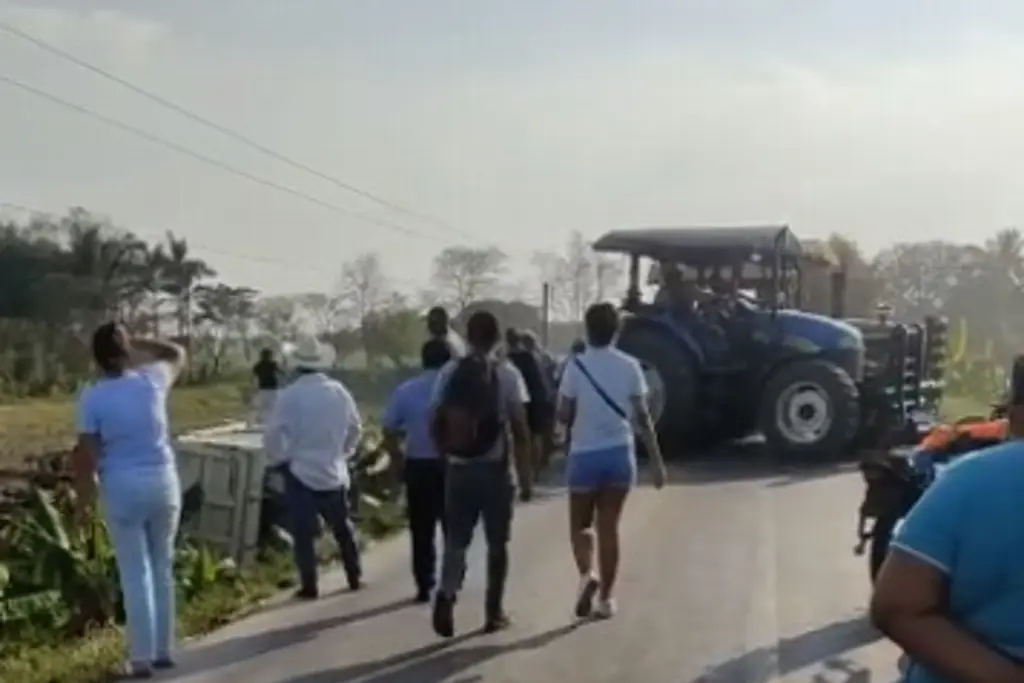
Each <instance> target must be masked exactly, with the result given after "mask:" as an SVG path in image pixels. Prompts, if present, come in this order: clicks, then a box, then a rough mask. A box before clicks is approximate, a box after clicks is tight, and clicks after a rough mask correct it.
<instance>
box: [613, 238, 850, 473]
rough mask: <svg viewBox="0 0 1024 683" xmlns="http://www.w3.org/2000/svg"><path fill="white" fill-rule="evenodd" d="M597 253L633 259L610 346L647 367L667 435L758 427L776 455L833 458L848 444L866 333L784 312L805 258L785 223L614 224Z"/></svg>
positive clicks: (702, 436) (795, 294)
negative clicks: (647, 265)
mask: <svg viewBox="0 0 1024 683" xmlns="http://www.w3.org/2000/svg"><path fill="white" fill-rule="evenodd" d="M593 248H594V249H595V251H599V252H618V253H624V254H626V255H627V256H628V257H629V263H630V267H629V289H628V291H627V294H626V297H625V301H624V303H623V308H624V310H625V311H626V312H627V313H628V315H627V316H626V318H625V322H624V324H623V330H622V333H621V334H620V338H619V342H618V343H619V347H620V348H622V349H623V350H624V351H626V352H628V353H631V354H632V355H634V356H636V357H637V358H638V359H640V361H641V363H642V365H643V366H644V368H645V373H646V374H647V377H648V383H649V384H650V387H651V392H652V413H653V414H654V416H655V418H656V420H657V421H658V425H659V429H660V430H661V432H662V435H663V436H664V437H665V438H666V439H673V440H675V439H677V438H678V440H679V441H680V442H683V443H696V442H703V443H708V442H715V441H721V440H723V439H728V438H735V437H742V436H746V435H747V434H749V433H751V432H754V431H761V432H763V433H764V434H765V437H766V439H767V440H768V442H769V443H770V444H771V445H772V446H774V447H776V448H777V449H778V450H780V451H785V452H787V453H791V454H797V453H799V454H806V453H810V454H815V455H819V454H820V455H829V454H832V455H837V454H839V453H840V452H842V451H844V450H845V449H846V448H847V447H848V445H849V444H850V443H851V442H852V441H853V439H854V437H855V436H856V433H857V431H858V428H859V422H860V406H859V394H858V390H857V383H858V382H859V381H860V379H861V376H862V373H863V367H864V343H863V338H862V335H861V334H860V332H859V331H858V330H857V329H855V328H854V327H852V326H850V325H848V324H846V323H844V322H842V321H839V320H834V319H832V318H829V317H827V316H823V315H817V314H814V313H808V312H804V311H800V310H797V309H794V308H792V307H791V306H792V304H793V302H798V301H799V300H800V294H801V288H802V277H801V275H802V268H801V263H802V261H803V260H804V259H805V258H806V254H805V252H804V249H803V247H802V245H801V244H800V241H799V240H798V239H797V238H796V236H795V235H794V234H793V233H792V232H791V231H790V230H789V228H788V227H786V226H770V227H739V228H653V229H644V230H623V231H613V232H610V233H607V234H605V235H604V236H602V237H601V238H600V239H598V240H597V241H596V242H595V243H594V245H593ZM642 260H650V261H652V262H654V264H655V266H654V268H652V270H654V271H655V278H654V280H655V284H656V285H657V287H658V288H659V291H658V292H657V294H655V296H654V298H653V300H652V301H649V302H648V301H645V300H644V297H643V291H642V288H641V284H640V278H641V275H640V274H641V261H642ZM650 276H651V273H648V281H649V282H650V281H651V279H650Z"/></svg>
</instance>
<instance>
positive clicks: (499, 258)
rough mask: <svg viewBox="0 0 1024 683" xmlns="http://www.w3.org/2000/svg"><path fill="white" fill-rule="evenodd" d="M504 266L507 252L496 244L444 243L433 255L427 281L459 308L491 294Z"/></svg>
mask: <svg viewBox="0 0 1024 683" xmlns="http://www.w3.org/2000/svg"><path fill="white" fill-rule="evenodd" d="M507 267H508V255H507V254H505V252H503V251H502V250H501V249H498V248H497V247H487V248H481V249H476V248H473V247H448V248H446V249H444V250H442V251H441V253H439V254H438V255H437V256H435V257H434V270H433V274H432V276H431V282H432V283H433V285H434V286H435V287H436V288H437V294H438V296H439V297H440V299H441V301H442V302H444V303H445V304H447V305H449V306H452V307H453V308H455V310H456V312H459V311H462V310H463V309H464V308H466V306H468V305H469V304H470V303H471V302H473V301H475V300H476V299H479V298H481V297H486V296H492V295H493V294H495V293H496V289H497V288H498V286H499V282H500V279H501V276H502V275H504V274H505V272H506V270H507Z"/></svg>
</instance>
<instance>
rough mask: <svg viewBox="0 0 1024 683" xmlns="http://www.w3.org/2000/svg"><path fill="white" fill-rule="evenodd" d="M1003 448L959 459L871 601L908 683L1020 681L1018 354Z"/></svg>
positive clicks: (903, 530) (915, 515) (903, 540)
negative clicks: (902, 658) (901, 655)
mask: <svg viewBox="0 0 1024 683" xmlns="http://www.w3.org/2000/svg"><path fill="white" fill-rule="evenodd" d="M1008 419H1009V437H1010V439H1011V440H1010V441H1008V442H1007V443H1005V444H1002V445H999V446H995V447H992V448H987V449H984V450H981V451H977V452H975V453H972V454H969V455H965V456H963V457H962V458H960V459H958V460H957V461H956V462H954V463H953V464H951V465H950V466H949V467H947V468H946V469H945V470H944V471H943V474H942V476H941V477H938V478H937V479H936V480H935V482H934V483H933V484H932V485H931V486H930V487H929V489H928V490H927V491H926V492H925V494H924V496H923V497H922V498H921V500H920V501H918V502H917V504H916V505H914V507H913V508H912V509H911V511H910V513H909V514H908V515H907V517H906V518H905V519H904V521H903V523H902V524H901V525H900V527H899V529H898V530H897V532H896V535H895V537H894V538H893V541H892V543H891V545H890V552H889V554H888V556H887V557H886V559H885V562H884V563H883V564H882V569H881V572H880V573H879V575H878V579H877V581H876V583H875V589H874V595H873V596H872V600H871V616H872V619H873V621H874V622H875V624H876V625H877V626H878V628H879V629H881V630H882V631H883V632H884V633H885V634H886V635H887V636H889V637H890V638H891V639H892V640H893V641H895V642H896V644H897V645H899V646H900V647H902V648H903V650H904V652H905V653H906V655H907V658H908V660H909V666H908V667H907V671H906V673H905V680H906V681H907V683H1004V682H1005V683H1015V682H1016V681H1021V682H1022V683H1024V664H1022V662H1024V505H1022V504H1021V492H1022V490H1024V441H1022V440H1021V437H1024V358H1018V359H1017V361H1016V362H1015V364H1014V370H1013V381H1012V383H1011V393H1010V401H1009V409H1008Z"/></svg>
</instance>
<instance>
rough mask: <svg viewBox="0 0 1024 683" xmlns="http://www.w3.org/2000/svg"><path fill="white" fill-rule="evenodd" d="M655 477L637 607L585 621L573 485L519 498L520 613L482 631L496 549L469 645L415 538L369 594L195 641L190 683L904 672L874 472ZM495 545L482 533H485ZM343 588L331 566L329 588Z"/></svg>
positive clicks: (624, 592)
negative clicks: (451, 619)
mask: <svg viewBox="0 0 1024 683" xmlns="http://www.w3.org/2000/svg"><path fill="white" fill-rule="evenodd" d="M671 478H672V482H671V483H670V485H668V486H666V487H665V488H664V489H663V490H661V491H656V490H654V489H653V488H650V487H647V486H643V487H641V488H638V490H637V491H635V492H634V494H633V495H632V497H631V499H630V501H629V503H628V505H627V510H626V514H625V517H624V520H623V530H622V532H623V565H622V570H621V577H620V584H619V589H618V591H617V592H618V597H619V613H618V615H616V617H615V618H614V619H612V620H609V621H604V622H587V623H583V624H576V623H574V619H572V618H571V606H572V601H573V597H574V595H573V594H574V591H575V588H576V576H575V572H574V568H573V565H572V561H571V558H570V554H569V550H568V547H567V541H566V538H567V531H566V526H567V524H566V511H565V507H566V503H565V496H564V492H563V491H561V490H559V489H558V488H555V487H551V488H546V489H543V490H542V491H541V495H540V496H539V497H538V500H535V501H534V502H532V503H530V504H528V505H524V506H521V507H520V508H519V509H518V510H517V517H516V523H515V528H514V532H513V534H514V541H513V546H512V562H513V567H512V574H511V578H510V585H509V596H508V607H509V611H510V612H511V614H512V616H513V619H514V620H515V623H514V626H513V627H512V628H511V629H510V630H508V631H506V632H504V633H500V634H496V635H483V634H480V633H479V632H478V629H479V626H480V625H481V621H482V617H483V605H482V599H483V590H482V586H483V581H482V562H481V559H482V548H479V547H478V549H477V550H475V551H474V553H473V562H472V563H471V570H470V572H471V574H470V577H469V579H468V583H467V588H466V592H465V593H464V594H463V596H462V597H461V598H460V601H459V605H458V608H457V609H458V612H457V619H458V624H459V628H460V635H458V636H457V637H456V638H455V639H454V641H453V642H448V643H445V642H441V641H439V640H438V639H437V638H436V637H435V636H434V634H433V632H432V631H431V629H430V616H429V608H428V607H423V606H417V605H413V604H411V602H410V601H409V597H410V595H411V590H412V585H411V579H410V578H409V576H408V568H407V565H408V550H407V543H406V539H404V538H400V539H396V540H395V541H392V542H389V543H387V544H383V545H381V546H379V547H377V548H375V549H373V550H372V551H371V552H370V553H369V554H368V556H367V558H366V567H367V575H368V579H369V580H370V581H371V582H372V583H371V584H370V585H369V586H368V587H367V588H366V590H365V591H363V592H360V593H346V592H344V591H341V590H340V589H339V590H337V592H334V593H331V594H329V595H327V596H326V597H323V598H321V600H320V601H318V602H316V603H312V604H295V603H288V602H284V603H282V604H280V605H277V606H272V607H268V608H267V609H266V610H265V611H263V612H262V613H260V614H258V615H256V616H254V617H251V618H249V619H247V620H245V621H243V622H240V623H238V624H235V625H233V626H231V627H229V628H227V629H225V630H223V631H221V632H219V633H217V634H216V635H214V636H213V637H211V638H210V639H208V640H206V641H203V642H200V643H197V644H195V645H194V646H192V647H190V648H189V649H188V650H187V651H186V652H185V653H184V654H183V657H182V662H181V663H182V666H181V667H180V668H179V670H178V672H176V675H175V676H172V677H170V679H171V680H177V681H181V683H349V682H352V683H355V682H356V681H359V682H363V683H399V682H404V683H442V682H443V683H477V682H483V681H486V682H487V683H547V682H551V683H555V682H556V681H558V682H562V683H584V682H586V683H606V682H607V683H622V682H623V681H626V680H636V681H644V682H646V683H691V682H698V681H699V682H701V683H719V682H722V683H767V682H768V681H786V682H789V681H801V682H803V681H808V682H813V683H871V682H874V683H892V682H893V681H895V680H896V679H897V675H896V667H895V660H896V655H897V653H896V651H895V648H894V646H893V645H892V644H891V643H888V642H886V641H884V640H883V639H881V638H880V636H879V635H878V634H877V633H876V632H875V631H874V630H873V629H872V628H871V627H870V626H869V625H868V624H867V622H866V619H865V613H864V606H865V603H866V598H867V593H868V586H867V579H866V569H865V563H864V561H863V558H857V557H853V555H852V554H851V547H852V544H853V525H854V523H855V519H854V515H855V511H856V508H857V505H858V504H859V502H860V500H859V497H860V495H861V492H862V488H861V484H860V480H859V475H858V474H857V473H856V472H853V471H850V470H848V469H847V470H845V471H844V470H842V469H841V468H833V469H831V470H819V471H791V472H789V473H788V474H787V473H786V472H783V471H780V470H778V469H776V468H769V467H767V466H758V465H751V464H749V461H739V460H735V459H728V460H726V461H718V462H716V463H715V464H701V463H690V464H687V465H685V466H677V467H674V468H673V471H672V477H671ZM476 544H477V546H480V545H481V543H480V539H478V541H477V542H476ZM339 587H340V580H339V577H331V579H330V581H329V582H327V585H326V586H325V588H328V589H332V588H333V589H337V588H339Z"/></svg>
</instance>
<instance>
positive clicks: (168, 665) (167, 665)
mask: <svg viewBox="0 0 1024 683" xmlns="http://www.w3.org/2000/svg"><path fill="white" fill-rule="evenodd" d="M153 668H154V669H157V670H166V669H173V668H174V660H173V659H171V658H170V657H164V658H161V659H156V660H153Z"/></svg>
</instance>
